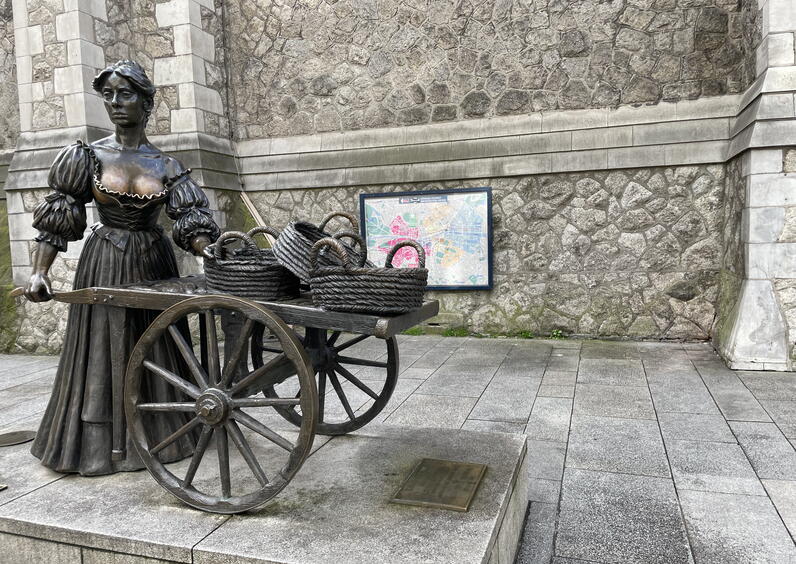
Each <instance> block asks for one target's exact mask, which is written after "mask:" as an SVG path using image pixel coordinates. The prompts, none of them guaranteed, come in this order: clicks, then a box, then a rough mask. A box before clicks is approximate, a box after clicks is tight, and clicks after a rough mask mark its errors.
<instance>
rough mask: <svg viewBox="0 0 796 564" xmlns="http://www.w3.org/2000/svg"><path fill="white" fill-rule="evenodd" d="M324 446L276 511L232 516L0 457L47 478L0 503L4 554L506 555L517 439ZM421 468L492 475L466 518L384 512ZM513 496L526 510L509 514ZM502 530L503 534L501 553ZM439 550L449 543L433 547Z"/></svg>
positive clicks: (386, 558) (123, 483) (484, 436)
mask: <svg viewBox="0 0 796 564" xmlns="http://www.w3.org/2000/svg"><path fill="white" fill-rule="evenodd" d="M319 438H320V439H322V440H319V441H318V443H319V446H318V448H316V449H315V451H314V452H313V454H312V455H311V456H310V457H309V458H308V459H307V461H306V462H305V463H304V466H303V467H302V468H301V470H300V471H299V472H298V473H297V474H296V476H295V477H294V479H293V480H292V481H291V482H290V483H289V484H288V486H287V487H286V488H285V490H283V491H282V492H281V493H280V494H279V496H278V497H277V498H276V499H275V500H274V501H273V502H272V503H271V504H269V505H267V506H266V507H264V508H263V509H260V510H258V511H252V512H249V513H246V514H243V515H237V516H225V515H215V514H210V513H203V512H201V511H198V510H195V509H193V508H190V507H188V506H186V505H184V504H182V502H180V501H178V500H177V499H176V498H173V497H172V496H171V495H170V494H168V493H167V492H166V491H165V490H163V489H162V488H161V487H160V486H159V485H158V484H157V483H156V482H155V481H154V480H153V479H152V478H151V477H150V476H149V474H148V473H147V472H146V471H140V472H127V473H120V474H115V475H111V476H103V477H93V478H84V477H79V476H66V477H60V475H58V474H56V473H54V472H49V471H47V470H46V469H43V468H42V467H41V466H40V465H39V463H38V461H37V460H36V459H35V458H33V457H32V456H30V455H29V454H28V453H27V449H28V448H29V445H20V447H19V448H17V449H15V450H14V451H13V452H11V451H9V450H3V451H0V454H3V455H5V456H6V458H5V460H4V464H3V466H4V471H6V472H7V471H8V470H7V469H8V468H9V466H8V462H9V461H10V460H12V459H13V460H14V464H13V465H12V468H13V470H12V472H13V473H14V474H15V475H18V476H19V478H20V480H24V479H25V477H28V478H29V476H30V475H31V474H32V473H34V474H35V472H36V470H37V469H38V470H41V471H42V472H44V473H46V474H47V476H45V477H44V479H43V480H42V479H38V477H36V479H33V480H30V479H29V482H28V483H27V484H25V486H24V487H25V488H27V489H26V490H25V491H26V493H27V495H24V496H22V497H17V498H16V499H9V500H7V501H6V500H4V499H3V498H2V497H0V504H1V505H0V546H5V547H6V548H8V547H14V546H20V543H22V544H24V543H25V542H28V543H29V544H30V542H33V544H35V546H36V547H39V548H41V546H44V547H45V548H46V546H49V545H48V544H47V543H54V544H53V546H55V547H65V548H64V550H66V552H65V553H64V554H67V553H68V554H71V552H69V551H68V550H67V548H69V547H72V548H76V549H77V551H78V554H79V553H80V547H84V550H83V552H84V553H85V552H86V550H88V549H91V550H92V551H93V550H99V551H110V552H108V554H111V553H118V554H116V555H115V556H114V558H116V557H117V556H118V557H119V558H122V559H121V560H120V562H121V561H123V562H127V561H128V560H126V559H124V556H127V557H129V559H130V560H129V561H131V562H138V561H139V560H138V558H153V559H159V560H164V561H165V560H168V561H175V562H191V563H197V564H199V563H202V562H214V563H216V562H224V563H225V564H232V563H244V562H245V563H252V562H270V563H274V562H307V563H311V562H330V561H335V562H352V561H361V560H362V555H363V554H367V555H368V560H369V561H378V562H407V561H413V562H414V561H419V560H431V561H434V562H451V563H453V562H456V563H460V562H461V563H465V562H474V563H475V562H482V561H486V558H488V557H489V555H490V554H492V552H493V550H496V549H497V548H500V550H501V551H503V553H512V554H513V549H512V546H513V544H512V543H516V542H517V540H519V532H520V529H521V525H520V524H521V523H522V519H523V517H524V515H525V504H526V501H527V497H528V491H527V482H526V481H525V478H526V474H527V471H528V470H527V464H526V463H525V452H526V439H525V436H524V435H522V434H507V433H484V432H475V431H463V430H441V429H430V428H425V429H420V428H416V429H408V428H400V427H391V426H386V425H381V424H371V425H370V426H368V428H367V429H363V430H360V431H358V432H356V433H353V434H350V435H347V436H341V437H335V438H334V439H331V440H330V439H328V438H326V437H319ZM20 453H21V454H20ZM424 457H429V458H443V459H449V460H461V461H467V462H477V463H484V464H487V465H488V470H487V473H486V475H485V477H484V480H483V482H482V483H481V485H480V487H479V489H478V491H477V493H476V496H475V499H474V501H473V504H472V506H471V509H470V511H469V512H467V513H459V512H452V511H446V510H440V509H429V508H421V507H413V506H404V505H398V504H393V503H390V502H389V499H390V498H391V496H392V495H393V494H394V493H395V491H396V490H397V488H398V486H399V485H400V483H401V482H402V481H403V479H404V478H405V477H406V475H407V473H408V472H409V471H410V470H411V469H412V468H413V467H414V465H415V464H416V462H417V461H418V460H420V459H421V458H424ZM186 462H187V461H182V462H180V463H176V464H178V465H184V464H185V463H186ZM202 468H204V469H205V470H202ZM245 470H246V468H245V466H244V465H243V463H242V461H237V462H236V461H234V460H233V466H232V476H233V481H235V480H236V479H239V478H238V476H240V475H241V474H242V473H243V472H245ZM209 471H210V472H211V473H212V472H213V471H214V470H213V469H210V470H209ZM42 472H39V473H42ZM207 472H208V469H207V468H206V467H205V465H204V464H203V466H202V467H201V468H200V474H199V475H197V479H196V480H195V481H196V482H200V481H203V480H206V479H210V478H212V476H211V475H210V474H207ZM203 473H204V474H205V475H203ZM53 477H54V478H55V481H50V482H47V479H50V478H53ZM58 478H60V479H58ZM11 489H12V488H9V490H11ZM20 491H22V490H19V489H18V490H17V491H16V493H19V492H20ZM512 494H515V495H514V498H516V496H517V495H520V496H521V498H522V500H520V501H519V502H518V501H516V500H514V501H513V502H512V503H509V502H510V499H514V498H512V497H511V496H512ZM0 495H2V494H0ZM4 501H5V503H3V502H4ZM504 525H505V526H507V527H508V529H507V531H504V532H502V533H501V535H500V538H501V539H503V540H501V541H500V542H501V543H502V544H500V546H499V547H498V538H499V534H498V533H499V531H500V530H501V527H502V526H504ZM507 535H508V537H512V535H513V536H514V537H516V538H515V539H514V540H512V538H513V537H512V538H508V537H507ZM439 538H445V539H448V540H449V541H450V542H446V543H439V542H437V541H438V539H439ZM505 538H508V542H509V544H508V545H506V540H505ZM26 539H28V540H26ZM319 540H320V541H322V542H318V541H319ZM12 541H13V542H12ZM42 543H44V544H42ZM39 548H37V550H38V549H39ZM507 551H508V552H507ZM62 552H63V551H62ZM99 554H102V553H99ZM120 555H121V556H120ZM59 558H60V557H59ZM0 560H1V558H0ZM55 561H56V562H58V563H59V564H60V563H61V562H71V561H73V560H72V559H69V558H67V557H66V556H65V557H64V558H63V559H61V560H58V559H56V560H55ZM77 561H79V560H77ZM141 561H142V562H143V561H145V560H143V559H142V560H141Z"/></svg>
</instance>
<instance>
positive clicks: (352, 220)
mask: <svg viewBox="0 0 796 564" xmlns="http://www.w3.org/2000/svg"><path fill="white" fill-rule="evenodd" d="M333 217H344V218H346V219H347V220H348V221H349V222H350V223H351V227H352V228H353V231H359V222H358V221H357V218H355V217H354V216H353V215H352V214H350V213H348V212H332V213H329V214H326V217H324V218H323V219H322V220H321V224H320V225H318V229H320V230H321V231H323V228H324V227H326V224H327V223H329V220H330V219H332V218H333Z"/></svg>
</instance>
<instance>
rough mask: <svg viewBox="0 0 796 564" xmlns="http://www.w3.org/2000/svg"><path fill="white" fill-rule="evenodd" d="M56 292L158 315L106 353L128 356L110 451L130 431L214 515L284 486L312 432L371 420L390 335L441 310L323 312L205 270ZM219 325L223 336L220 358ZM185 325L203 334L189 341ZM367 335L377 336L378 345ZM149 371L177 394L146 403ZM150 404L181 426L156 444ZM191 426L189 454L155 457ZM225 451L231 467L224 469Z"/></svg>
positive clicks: (388, 386)
mask: <svg viewBox="0 0 796 564" xmlns="http://www.w3.org/2000/svg"><path fill="white" fill-rule="evenodd" d="M55 299H56V300H58V301H63V302H68V303H84V304H97V305H106V306H114V307H113V310H112V311H113V312H114V313H113V315H115V316H118V319H116V321H117V322H118V323H120V324H123V323H125V319H124V316H125V314H126V312H127V311H128V308H141V309H147V310H156V311H160V312H162V313H160V315H159V316H157V317H156V318H155V320H154V321H153V322H152V323H151V325H149V327H148V328H147V329H146V331H145V332H144V334H143V335H142V336H141V338H140V339H139V341H138V343H137V344H136V345H135V346H134V348H133V349H132V351H124V350H120V351H119V353H120V354H114V357H115V358H119V359H124V358H125V357H126V356H127V354H126V353H127V352H129V361H128V363H127V366H124V365H123V363H122V362H121V361H120V362H117V363H116V364H115V365H114V366H113V367H112V372H113V374H112V381H113V397H114V402H113V403H114V409H113V422H114V444H113V448H114V455H115V456H116V457H122V456H124V449H125V448H126V444H127V443H128V437H129V441H130V442H132V443H133V444H134V445H135V447H136V450H137V451H138V453H139V455H140V456H141V458H142V460H143V462H144V464H145V465H146V467H147V468H148V469H149V471H150V473H151V474H152V476H153V477H154V478H155V480H157V482H158V483H159V484H160V485H161V486H163V487H164V488H165V489H167V490H168V491H169V492H171V493H172V494H173V495H175V496H176V497H178V498H179V499H181V500H182V501H184V502H185V503H187V504H189V505H192V506H194V507H196V508H199V509H202V510H204V511H210V512H215V513H238V512H241V511H245V510H247V509H252V508H255V507H258V506H260V505H263V504H264V503H266V502H268V501H269V500H271V499H273V498H274V497H275V496H276V495H277V494H278V493H279V492H280V491H281V490H282V488H284V487H285V486H286V485H287V483H288V482H290V480H291V479H292V477H293V476H294V475H295V473H296V472H297V471H298V469H299V468H300V467H301V465H302V463H303V462H304V460H305V459H306V458H307V456H308V455H309V453H310V450H311V448H312V443H313V439H314V437H315V434H316V433H318V434H323V435H341V434H345V433H349V432H351V431H353V430H355V429H358V428H360V427H362V426H363V425H365V424H366V423H368V422H369V421H371V420H372V419H373V418H374V417H376V415H378V414H379V412H381V411H382V409H384V407H385V405H386V404H387V401H388V400H389V399H390V396H391V395H392V392H393V390H394V388H395V383H396V380H397V378H398V345H397V343H396V339H395V335H396V334H398V333H400V332H401V331H404V330H406V329H408V328H410V327H412V326H414V325H416V324H417V323H419V322H421V321H423V320H425V319H428V318H430V317H432V316H434V315H436V314H437V312H438V310H439V304H438V302H436V301H429V302H426V303H424V305H423V306H422V308H420V309H419V310H416V311H413V312H411V313H408V314H405V315H399V316H395V317H378V316H375V315H363V314H347V313H335V312H327V311H322V310H320V309H318V308H316V307H315V306H313V305H312V301H311V299H309V298H308V297H307V296H303V297H301V298H296V299H292V300H286V301H278V302H260V301H253V300H250V299H242V298H237V297H235V296H230V295H221V294H208V293H206V291H205V289H204V279H203V278H202V277H201V276H193V277H192V276H188V277H184V278H178V279H173V280H166V281H160V282H154V283H149V284H144V285H142V284H137V285H130V286H123V287H112V288H85V289H82V290H76V291H72V292H62V293H58V294H56V297H55ZM219 331H221V332H223V333H224V334H225V339H224V340H223V341H224V351H223V356H222V354H221V351H220V350H219V342H220V339H219ZM192 333H193V334H194V335H195V336H196V335H197V334H198V336H199V338H198V340H199V341H200V343H199V345H200V346H198V347H196V348H195V347H194V345H193V343H192V341H195V340H197V339H193V340H192V339H191V337H190V335H191V334H192ZM159 339H171V340H172V341H173V344H174V345H176V349H177V350H178V351H179V356H181V361H180V362H184V365H185V367H186V368H185V370H184V371H181V373H180V374H177V373H175V372H173V371H172V370H170V369H168V368H166V367H164V366H162V365H161V364H159V363H158V361H157V359H154V358H151V355H150V354H149V353H150V351H151V350H152V348H153V345H154V343H156V342H157V341H158V340H159ZM367 339H379V340H381V342H383V348H382V347H381V346H380V345H379V346H377V347H374V346H373V345H372V344H370V345H369V344H368V343H365V341H366V340H367ZM118 346H119V347H123V344H122V343H119V344H118ZM358 350H359V351H360V352H357V351H358ZM247 357H250V360H249V359H247ZM222 358H223V362H222ZM153 378H159V379H162V380H164V381H165V382H167V383H168V384H170V385H171V386H173V387H174V388H176V389H177V390H179V392H181V393H182V395H183V396H184V398H183V401H177V402H169V403H143V402H142V401H141V400H140V398H141V397H142V395H143V390H144V389H145V388H146V387H147V386H148V381H149V379H153ZM122 400H123V401H122ZM260 408H268V409H260ZM158 412H185V415H186V421H187V422H186V423H185V425H183V426H182V427H181V428H179V429H178V430H177V431H176V432H174V433H173V434H171V435H170V436H169V437H167V438H166V439H164V440H162V441H160V442H159V443H157V444H152V442H151V441H150V438H149V436H148V434H147V428H148V427H149V426H148V424H147V418H148V417H152V416H153V414H156V413H158ZM255 412H256V413H255ZM274 413H278V414H279V416H281V417H282V418H284V419H286V420H287V421H289V422H290V423H292V424H293V425H294V426H295V427H296V428H297V431H298V432H297V434H296V433H295V432H293V433H286V432H285V431H281V432H279V431H276V430H274V428H273V425H272V424H270V425H269V419H268V418H269V417H270V421H271V423H273V421H274V419H278V418H275V417H274ZM262 414H265V422H264V420H263V415H262ZM188 433H193V434H194V437H195V438H197V440H196V448H195V451H194V454H193V456H192V457H191V458H189V459H187V460H185V461H182V462H176V463H171V464H164V463H163V462H161V460H160V459H159V457H158V453H159V452H160V451H161V450H163V449H164V448H166V447H167V446H169V445H170V444H172V443H173V442H174V441H176V440H178V439H180V438H181V437H184V436H185V435H186V434H188ZM294 435H295V436H294ZM230 440H231V441H232V443H233V444H234V445H235V447H236V448H235V450H233V449H231V448H230V446H229V441H230ZM213 447H214V448H215V450H216V458H217V461H218V465H217V469H216V466H215V464H210V463H211V460H207V461H205V463H203V462H202V461H203V459H204V458H205V453H206V451H208V450H211V449H212V448H213ZM231 454H234V455H235V456H236V459H237V460H238V462H239V464H238V465H237V466H235V465H234V464H233V465H232V466H231V462H230V458H231V457H230V455H231ZM280 455H281V459H284V461H283V462H280V461H279V460H281V459H280ZM241 460H242V461H244V462H245V465H244V464H243V463H242V462H240V461H241ZM275 461H276V464H277V466H278V467H277V468H274V462H275ZM266 463H268V464H266ZM269 464H270V467H269ZM208 466H211V467H212V471H205V472H204V474H203V472H202V471H200V469H205V470H207V469H208ZM231 467H232V470H231ZM246 467H248V470H246V471H245V472H243V471H242V470H245V469H246Z"/></svg>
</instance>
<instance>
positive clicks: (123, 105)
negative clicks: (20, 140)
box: [25, 61, 219, 475]
mask: <svg viewBox="0 0 796 564" xmlns="http://www.w3.org/2000/svg"><path fill="white" fill-rule="evenodd" d="M93 87H94V90H96V91H97V92H99V93H100V95H101V96H102V99H103V100H104V102H105V109H106V110H107V112H108V116H109V117H110V119H111V121H112V122H113V124H114V125H115V126H116V131H115V133H114V134H113V135H109V136H108V137H105V138H104V139H100V140H99V141H97V142H96V143H93V144H90V145H87V144H85V143H83V142H81V141H78V142H76V143H75V144H73V145H69V146H68V147H65V148H64V149H62V150H61V152H60V153H59V154H58V156H57V157H56V158H55V162H54V163H53V165H52V168H50V175H49V180H48V183H49V186H50V188H52V189H53V192H52V193H51V194H49V195H48V196H47V197H46V199H45V201H43V202H42V203H41V204H40V205H39V206H38V207H37V208H36V210H35V211H34V220H33V226H34V227H35V228H36V229H38V230H39V235H38V237H36V241H38V242H39V245H38V252H37V254H36V257H35V258H34V261H33V264H34V267H33V274H32V276H31V278H30V281H29V282H28V285H27V287H26V289H25V296H26V297H27V298H28V299H29V300H31V301H34V302H40V301H46V300H49V299H51V298H52V290H51V287H50V281H49V279H48V278H47V273H48V271H49V268H50V266H51V265H52V263H53V260H54V259H55V257H56V255H57V254H58V252H59V251H64V250H66V246H67V243H68V242H69V241H76V240H78V239H80V238H82V237H83V232H84V230H85V228H86V210H85V206H86V204H88V203H89V202H91V201H92V200H93V201H94V202H95V203H96V208H97V212H98V213H99V219H100V222H99V223H97V224H95V225H93V226H92V227H91V233H90V234H89V236H88V239H87V240H86V242H85V245H84V247H83V252H82V253H81V255H80V261H79V263H78V267H77V272H76V273H75V281H74V289H79V288H86V287H89V286H113V285H119V284H126V283H134V282H141V281H144V280H162V279H166V278H172V277H175V276H178V273H177V263H176V260H175V257H174V252H173V251H172V248H171V243H170V242H169V241H168V239H167V238H165V237H164V234H163V229H162V228H161V227H160V226H159V225H158V216H159V215H160V210H161V208H162V207H164V206H165V207H166V214H167V215H168V216H169V217H170V218H172V219H173V220H175V222H174V227H173V231H172V236H173V238H174V242H175V243H176V244H177V245H178V246H179V247H181V248H182V249H185V250H186V251H188V252H192V253H194V254H196V255H202V254H204V253H205V252H209V250H208V251H205V247H207V245H208V244H210V243H212V242H213V241H215V239H216V238H218V235H219V229H218V226H217V225H216V224H215V222H214V221H213V218H212V216H211V214H210V211H209V210H208V201H207V197H206V196H205V195H204V193H203V192H202V190H201V189H200V188H199V187H198V186H197V184H196V183H195V182H194V181H193V180H192V179H191V177H190V169H185V168H184V167H183V166H182V165H181V164H180V163H179V161H177V160H176V159H174V158H172V157H169V156H168V155H166V154H164V153H163V152H162V151H160V150H159V149H157V148H156V147H154V146H153V145H152V144H151V143H149V141H148V139H147V136H146V133H145V132H144V129H145V127H146V123H147V119H148V118H149V115H150V113H151V111H152V107H153V97H154V94H155V87H154V86H153V85H152V82H151V81H150V80H149V78H148V77H147V75H146V73H145V72H144V69H143V68H141V66H140V65H139V64H137V63H135V62H132V61H119V62H118V63H116V64H114V65H111V66H109V67H108V68H106V69H105V70H103V71H102V72H100V73H99V74H98V75H97V77H96V78H95V79H94V82H93ZM111 309H112V308H110V307H107V306H102V305H78V304H74V305H72V306H71V307H70V309H69V320H68V323H67V329H66V335H65V338H64V343H63V352H62V353H61V359H60V363H59V365H58V372H57V374H56V377H55V384H54V387H53V392H52V396H51V397H50V402H49V404H48V406H47V410H46V412H45V414H44V418H43V419H42V422H41V426H40V428H39V432H38V435H37V436H36V440H35V442H34V443H33V447H32V449H31V450H32V452H33V454H34V455H35V456H36V457H38V458H40V459H41V462H42V464H44V465H45V466H48V467H50V468H52V469H53V470H57V471H58V472H79V473H80V474H83V475H100V474H109V473H113V472H118V471H125V470H135V469H139V468H142V467H143V464H142V463H141V461H140V459H139V458H138V456H137V454H136V452H135V449H134V448H127V449H126V450H125V451H124V452H125V455H124V459H122V460H114V458H118V456H117V457H112V456H111V450H112V419H111V415H112V390H111V372H112V363H113V361H114V360H117V361H118V360H119V359H118V358H116V359H114V355H119V354H122V355H125V358H124V360H125V361H126V355H127V354H129V351H130V350H131V348H132V346H133V345H134V344H135V342H136V340H137V339H138V337H139V336H140V335H141V333H143V331H144V329H146V327H147V326H148V325H149V324H150V322H151V321H152V319H154V317H155V316H156V313H157V312H152V311H147V310H140V309H139V310H127V312H126V314H125V322H124V323H123V324H119V323H114V322H112V317H113V316H112V315H111V311H110V310H111ZM119 325H121V326H119ZM119 351H121V352H119ZM177 355H178V353H177V351H176V349H174V348H173V347H172V345H171V344H170V343H168V342H166V341H165V340H164V341H163V342H161V344H160V346H159V348H158V349H157V350H155V351H154V357H155V358H156V359H157V362H158V364H161V366H168V365H171V366H172V367H174V368H175V370H176V369H179V361H178V360H177ZM117 364H118V362H117ZM148 394H149V398H148V400H147V401H154V402H167V401H177V398H176V393H175V390H174V389H173V388H171V387H170V386H169V385H168V384H166V383H164V382H162V381H156V380H155V379H153V380H152V381H151V386H150V389H149V390H148ZM158 415H159V417H158V418H156V419H155V420H153V421H152V425H153V428H152V429H151V430H150V432H151V433H153V435H151V436H152V437H153V440H155V441H158V440H160V439H162V438H165V437H167V436H168V435H170V434H171V433H172V432H174V431H175V430H177V429H178V428H179V427H180V426H181V425H182V424H183V423H185V422H186V421H187V419H185V418H183V414H166V413H164V414H158ZM185 415H187V414H185ZM158 437H160V438H158ZM193 439H194V438H193V437H192V436H191V435H190V434H188V435H185V436H184V437H183V438H181V439H180V440H179V441H176V442H175V443H173V444H172V445H170V446H169V447H167V448H166V449H164V451H163V452H162V456H161V458H162V460H164V461H171V460H177V459H180V458H184V457H185V456H188V455H190V454H191V452H193V447H194V440H193ZM128 447H130V444H129V442H128Z"/></svg>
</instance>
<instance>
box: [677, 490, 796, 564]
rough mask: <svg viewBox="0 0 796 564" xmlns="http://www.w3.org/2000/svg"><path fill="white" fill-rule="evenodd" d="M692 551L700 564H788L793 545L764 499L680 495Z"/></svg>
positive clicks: (795, 557)
mask: <svg viewBox="0 0 796 564" xmlns="http://www.w3.org/2000/svg"><path fill="white" fill-rule="evenodd" d="M680 504H681V505H682V508H683V517H684V519H685V522H686V526H687V527H688V533H689V538H690V540H691V548H692V550H693V551H694V557H695V559H696V561H697V562H698V563H700V564H702V563H705V564H748V563H750V562H755V563H756V564H757V563H761V564H769V563H770V564H789V563H790V562H793V561H796V546H794V543H793V539H792V538H791V537H790V535H789V534H788V531H787V530H786V529H785V525H783V523H782V520H781V519H780V518H779V516H778V515H777V512H776V510H775V509H774V506H773V505H772V504H771V500H769V499H768V498H767V497H761V496H750V495H737V494H725V493H715V492H698V491H690V490H685V491H681V492H680Z"/></svg>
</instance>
